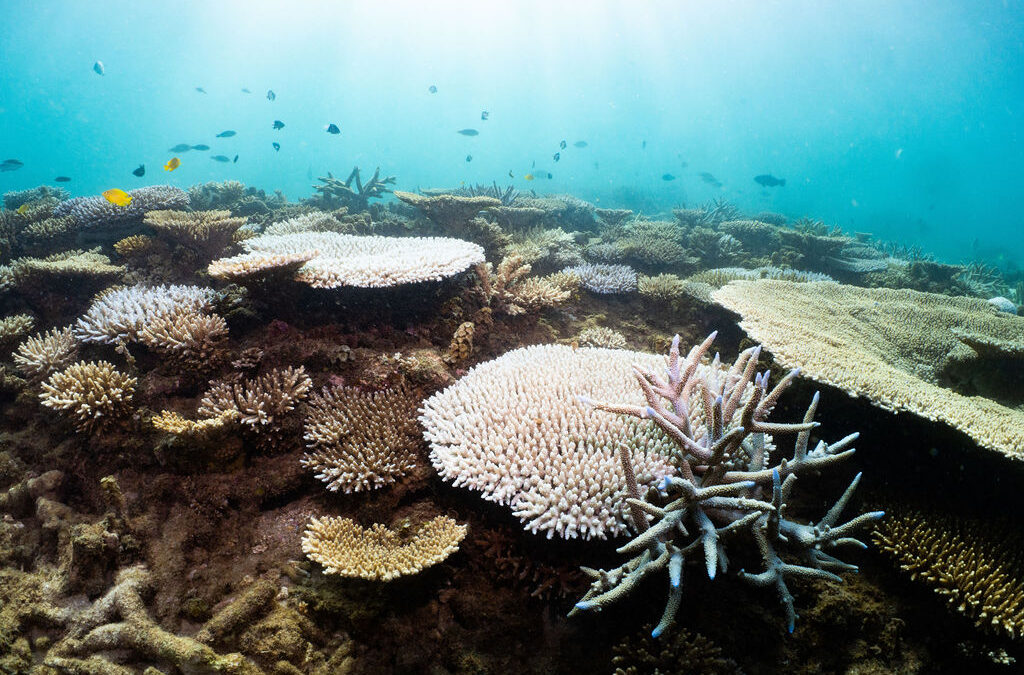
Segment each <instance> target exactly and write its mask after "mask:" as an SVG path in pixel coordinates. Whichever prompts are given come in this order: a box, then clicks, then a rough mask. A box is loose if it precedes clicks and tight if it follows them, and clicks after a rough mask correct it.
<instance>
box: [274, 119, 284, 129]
mask: <svg viewBox="0 0 1024 675" xmlns="http://www.w3.org/2000/svg"><path fill="white" fill-rule="evenodd" d="M274 128H275V129H284V122H282V121H281V120H274Z"/></svg>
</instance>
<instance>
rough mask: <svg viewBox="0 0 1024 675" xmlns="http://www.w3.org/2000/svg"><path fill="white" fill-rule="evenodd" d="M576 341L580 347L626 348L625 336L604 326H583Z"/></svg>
mask: <svg viewBox="0 0 1024 675" xmlns="http://www.w3.org/2000/svg"><path fill="white" fill-rule="evenodd" d="M576 341H577V342H578V343H579V346H580V347H603V348H605V349H625V348H626V337H625V336H624V335H623V334H622V333H620V332H618V331H616V330H612V329H611V328H605V327H604V326H594V327H591V328H584V329H583V330H581V331H580V334H579V336H578V337H577V338H576Z"/></svg>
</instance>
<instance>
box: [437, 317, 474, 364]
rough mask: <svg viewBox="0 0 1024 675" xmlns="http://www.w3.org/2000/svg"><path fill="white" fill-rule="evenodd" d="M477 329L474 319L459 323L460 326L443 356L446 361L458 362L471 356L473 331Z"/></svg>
mask: <svg viewBox="0 0 1024 675" xmlns="http://www.w3.org/2000/svg"><path fill="white" fill-rule="evenodd" d="M475 330H476V325H475V324H474V323H473V322H472V321H463V322H462V323H460V324H459V327H458V328H456V329H455V334H454V335H452V341H451V344H449V345H448V349H447V350H445V353H444V355H443V356H442V357H441V358H443V359H444V362H445V363H458V362H459V361H464V360H465V359H467V358H469V356H470V354H472V353H473V332H474V331H475Z"/></svg>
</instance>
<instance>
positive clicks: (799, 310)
mask: <svg viewBox="0 0 1024 675" xmlns="http://www.w3.org/2000/svg"><path fill="white" fill-rule="evenodd" d="M712 297H713V298H714V300H715V301H716V302H718V303H720V304H722V305H724V306H725V307H726V308H728V309H730V310H732V311H734V312H738V313H739V314H740V315H741V316H742V317H743V319H742V321H741V322H740V326H742V327H743V329H744V330H745V331H746V332H747V333H748V334H749V335H750V336H751V337H752V338H754V339H755V340H758V341H759V342H763V343H764V344H765V346H766V347H767V348H768V349H770V350H771V352H772V354H773V355H774V356H775V358H776V359H777V360H778V361H779V362H780V363H782V364H783V365H785V366H787V367H795V368H800V369H801V370H802V372H803V373H804V374H806V375H807V377H810V378H811V379H813V380H816V381H819V382H823V383H826V384H830V385H832V386H835V387H838V388H840V389H842V390H844V391H846V392H847V393H848V394H850V395H851V396H855V397H861V396H863V397H865V398H867V399H868V400H870V401H871V402H872V403H874V404H875V405H877V406H879V407H882V408H884V409H887V410H894V411H895V410H905V411H908V412H912V413H914V414H916V415H920V416H921V417H924V418H926V419H929V420H933V421H939V422H942V423H944V424H948V425H949V426H951V427H953V428H955V429H959V430H960V431H962V432H964V433H965V434H967V435H968V436H970V437H971V438H972V439H974V441H975V442H977V443H978V444H979V445H981V446H983V447H986V448H990V449H992V450H995V451H998V452H1001V453H1004V454H1005V455H1007V456H1008V457H1014V458H1019V457H1021V456H1022V452H1024V412H1022V411H1021V410H1020V409H1017V408H1015V407H1013V406H1014V405H1016V403H1015V399H1014V398H1013V397H1015V396H1017V397H1019V395H1020V393H1019V386H1017V385H1014V384H1013V383H1012V380H1013V377H1014V373H1016V372H1017V371H1016V370H1013V369H1007V364H1006V363H1005V361H1004V360H1003V359H996V360H994V361H993V360H992V359H991V358H987V356H988V355H989V352H988V351H987V350H985V349H983V350H982V352H981V353H979V352H977V351H975V350H974V349H972V348H971V347H970V346H969V345H968V344H966V343H965V342H964V340H963V339H962V337H958V335H957V334H956V332H955V331H954V329H958V330H960V331H962V333H961V336H962V335H963V334H964V333H969V334H971V335H973V336H976V337H975V340H974V342H975V343H976V344H978V343H980V342H983V341H985V340H980V339H978V336H984V337H986V338H989V339H992V338H995V339H1001V338H1002V337H1003V336H1007V335H1021V334H1022V331H1024V318H1021V317H1016V316H1013V315H1010V314H1006V313H1002V312H999V311H997V310H996V309H995V308H993V307H991V306H990V305H988V303H986V302H985V301H984V300H979V299H975V298H950V297H948V296H944V295H934V294H927V293H919V292H917V291H909V290H890V289H867V288H857V287H854V286H846V285H842V284H833V283H800V284H798V283H792V282H787V281H770V280H761V281H734V282H732V283H730V284H728V285H727V286H724V287H722V288H721V289H719V290H717V291H715V292H714V293H713V296H712ZM997 351H999V350H997ZM1002 352H1003V353H1004V354H1005V353H1007V352H1006V350H1002ZM1007 355H1009V354H1007ZM1007 378H1009V380H1007ZM961 392H962V393H961ZM978 394H981V395H978ZM986 396H988V397H991V398H988V397H986ZM1000 398H1002V399H1003V400H1005V401H1006V403H1005V404H1003V403H1000V402H999V400H997V399H1000ZM1018 400H1019V399H1018Z"/></svg>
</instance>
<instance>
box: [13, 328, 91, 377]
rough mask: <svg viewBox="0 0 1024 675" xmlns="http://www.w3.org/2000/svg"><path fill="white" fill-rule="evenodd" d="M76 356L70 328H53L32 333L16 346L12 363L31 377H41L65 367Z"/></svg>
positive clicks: (73, 337)
mask: <svg viewBox="0 0 1024 675" xmlns="http://www.w3.org/2000/svg"><path fill="white" fill-rule="evenodd" d="M77 358H78V342H77V341H76V340H75V336H74V334H73V333H72V331H71V328H61V329H57V328H53V329H51V330H49V331H47V332H45V333H40V334H38V335H33V336H32V337H30V338H28V339H27V340H25V341H24V342H22V343H21V344H20V345H19V346H18V351H17V352H16V353H15V354H14V365H16V366H17V367H18V370H20V371H21V372H22V373H24V374H25V375H27V376H28V377H29V378H31V379H41V378H44V377H46V376H48V375H49V374H50V373H53V372H54V371H57V370H63V369H64V368H67V367H68V366H70V365H71V364H72V363H74V362H75V360H76V359H77Z"/></svg>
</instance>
